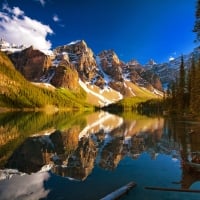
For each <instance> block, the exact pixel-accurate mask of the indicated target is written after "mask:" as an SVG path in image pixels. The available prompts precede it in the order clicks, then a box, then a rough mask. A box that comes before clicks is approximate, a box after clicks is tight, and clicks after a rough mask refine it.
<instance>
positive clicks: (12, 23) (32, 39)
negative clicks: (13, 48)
mask: <svg viewBox="0 0 200 200" xmlns="http://www.w3.org/2000/svg"><path fill="white" fill-rule="evenodd" d="M49 34H53V30H52V29H51V28H50V27H49V26H48V25H45V24H42V23H41V22H40V21H37V20H35V19H31V18H30V17H28V16H26V15H25V13H24V11H22V10H21V9H20V8H19V7H13V8H10V7H9V6H8V4H3V7H2V12H0V37H2V38H4V39H5V40H7V41H8V42H10V43H15V44H18V45H21V44H24V45H26V46H30V45H33V46H34V47H35V48H38V49H43V50H45V49H50V48H51V42H50V41H49V40H47V39H46V37H47V35H49Z"/></svg>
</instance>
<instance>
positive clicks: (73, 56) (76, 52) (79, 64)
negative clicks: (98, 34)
mask: <svg viewBox="0 0 200 200" xmlns="http://www.w3.org/2000/svg"><path fill="white" fill-rule="evenodd" d="M54 53H55V54H56V55H60V54H63V53H65V54H67V55H68V57H69V62H70V63H72V64H73V65H74V66H75V68H76V70H77V72H78V74H79V77H80V78H81V80H83V81H91V80H92V79H93V78H94V77H96V74H97V64H96V60H95V58H94V54H93V52H92V50H91V49H90V48H88V46H87V44H86V43H85V41H83V40H81V41H76V42H72V43H70V44H68V45H64V46H61V47H57V48H56V49H55V50H54Z"/></svg>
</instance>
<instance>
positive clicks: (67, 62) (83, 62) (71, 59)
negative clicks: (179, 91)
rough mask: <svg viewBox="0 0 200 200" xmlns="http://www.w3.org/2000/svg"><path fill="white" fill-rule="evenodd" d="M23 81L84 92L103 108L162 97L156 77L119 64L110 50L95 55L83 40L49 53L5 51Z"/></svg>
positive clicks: (140, 68)
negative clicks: (136, 98) (133, 99)
mask: <svg viewBox="0 0 200 200" xmlns="http://www.w3.org/2000/svg"><path fill="white" fill-rule="evenodd" d="M7 53H8V55H9V57H10V59H11V60H12V62H13V63H14V65H15V67H16V69H17V70H19V71H20V72H21V73H22V74H23V75H24V77H25V78H26V79H28V80H29V81H31V82H42V83H49V84H52V85H53V86H55V87H64V88H67V89H70V90H75V91H76V90H79V89H80V87H82V88H83V89H84V90H85V91H86V92H87V94H88V95H87V96H88V97H87V98H88V102H90V103H92V104H95V105H98V106H104V105H107V104H110V103H113V102H116V101H118V100H120V99H122V98H123V97H131V96H139V94H140V93H142V94H143V95H145V94H147V95H149V96H152V97H155V96H157V95H158V96H162V92H161V90H162V86H161V82H160V79H159V77H158V76H157V75H156V74H155V73H152V72H151V70H149V69H145V68H143V67H142V66H141V65H140V64H139V63H135V62H133V61H131V62H129V63H125V62H123V61H121V60H120V59H119V58H118V56H117V54H116V53H115V52H114V51H113V50H104V51H102V52H100V53H99V54H98V55H95V54H94V53H93V51H92V49H90V48H89V47H88V46H87V44H86V42H85V41H84V40H77V41H74V42H71V43H69V44H66V45H63V46H59V47H57V48H55V49H54V50H53V51H52V52H51V53H49V52H48V53H45V52H41V51H39V50H37V49H34V48H33V47H32V46H31V47H29V48H26V49H21V51H15V52H10V51H7Z"/></svg>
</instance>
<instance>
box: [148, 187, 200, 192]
mask: <svg viewBox="0 0 200 200" xmlns="http://www.w3.org/2000/svg"><path fill="white" fill-rule="evenodd" d="M144 188H145V189H147V190H160V191H169V192H193V193H200V190H190V189H178V188H162V187H149V186H148V187H144Z"/></svg>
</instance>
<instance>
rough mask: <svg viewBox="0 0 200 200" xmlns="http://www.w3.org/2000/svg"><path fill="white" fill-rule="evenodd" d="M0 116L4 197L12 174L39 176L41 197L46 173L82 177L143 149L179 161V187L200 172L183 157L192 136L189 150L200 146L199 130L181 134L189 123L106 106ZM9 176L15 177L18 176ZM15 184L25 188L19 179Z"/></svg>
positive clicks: (1, 192)
mask: <svg viewBox="0 0 200 200" xmlns="http://www.w3.org/2000/svg"><path fill="white" fill-rule="evenodd" d="M0 119H1V121H0V145H1V146H0V161H2V163H3V164H1V166H0V167H1V168H2V170H0V179H1V180H2V181H4V182H2V183H1V181H0V195H3V196H5V199H9V194H7V193H6V192H5V190H7V189H9V187H12V186H11V183H10V182H9V180H6V179H10V178H11V177H12V176H13V175H15V174H18V175H22V174H23V173H25V174H31V176H30V177H29V176H28V175H25V176H24V177H25V178H24V180H26V181H27V182H30V180H31V177H32V176H33V174H35V175H36V176H38V177H39V178H38V180H41V182H40V183H39V182H38V184H37V185H38V188H37V187H36V190H38V194H39V195H40V197H39V198H38V199H40V198H44V197H45V195H48V193H49V191H48V190H44V188H43V187H44V185H43V184H44V183H45V182H46V181H47V180H48V179H49V176H50V174H49V173H53V174H55V175H59V176H61V177H66V178H68V180H79V181H84V180H86V179H87V177H88V176H89V175H90V174H92V173H93V171H94V169H95V168H97V167H98V168H100V169H103V170H106V171H110V172H112V171H114V170H115V169H116V168H117V167H118V165H119V163H120V161H122V160H125V159H126V158H130V159H132V160H137V159H139V157H140V155H142V154H144V153H146V152H147V153H148V155H150V157H151V159H152V160H155V159H156V158H157V156H158V155H170V156H171V157H172V159H173V160H174V161H177V160H180V161H181V160H182V161H183V162H181V163H182V164H181V170H182V177H181V178H182V180H179V181H178V184H180V186H181V188H189V187H190V186H191V185H192V184H193V183H194V182H196V181H198V180H200V173H199V172H196V171H195V170H193V172H191V168H189V167H188V166H187V163H186V162H184V158H186V157H187V156H188V155H189V153H188V151H189V150H188V142H191V141H192V140H194V141H195V142H193V143H194V144H195V145H193V144H190V151H191V150H192V151H199V150H200V149H198V148H199V147H198V146H199V143H198V142H197V141H198V138H199V137H198V135H194V136H192V135H186V136H185V135H183V134H182V135H180V133H183V131H185V132H187V130H189V129H190V125H185V124H184V125H183V124H181V125H180V124H179V125H180V126H177V125H175V124H174V123H175V121H173V120H170V119H169V120H165V119H164V118H162V117H146V116H139V115H137V114H136V115H133V116H132V117H130V116H129V117H127V118H126V117H120V116H117V115H113V114H110V113H107V112H95V113H91V114H83V113H76V114H74V113H60V114H53V115H45V116H44V114H41V113H26V114H17V117H16V116H15V115H14V114H10V116H6V115H2V116H0ZM188 137H189V139H188ZM194 137H196V138H195V139H194ZM8 169H10V170H11V169H17V170H18V171H15V170H13V171H12V170H11V171H9V170H8ZM149 173H151V172H149ZM12 179H13V180H14V182H15V181H17V180H19V182H20V179H19V177H18V176H14V178H12ZM33 184H34V178H33ZM2 185H5V187H1V186H2ZM19 186H21V187H22V188H23V187H24V188H25V189H26V187H25V186H23V184H22V183H21V184H19ZM6 188H7V189H6ZM25 189H24V190H23V189H20V191H21V190H22V191H24V195H25V193H27V194H32V193H35V192H36V191H35V189H34V187H32V189H33V190H30V188H28V189H27V190H25ZM16 190H17V189H16ZM18 190H19V188H18ZM29 190H30V191H29ZM22 193H23V192H22ZM14 194H15V192H14V190H13V194H12V195H14ZM21 196H23V194H22V195H21ZM21 196H20V198H21ZM25 196H26V195H25ZM29 197H31V196H30V195H29ZM11 199H12V198H11ZM13 199H15V198H13ZM21 199H23V198H21ZM24 199H29V198H24ZM30 199H31V198H30ZM35 199H37V198H35Z"/></svg>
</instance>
